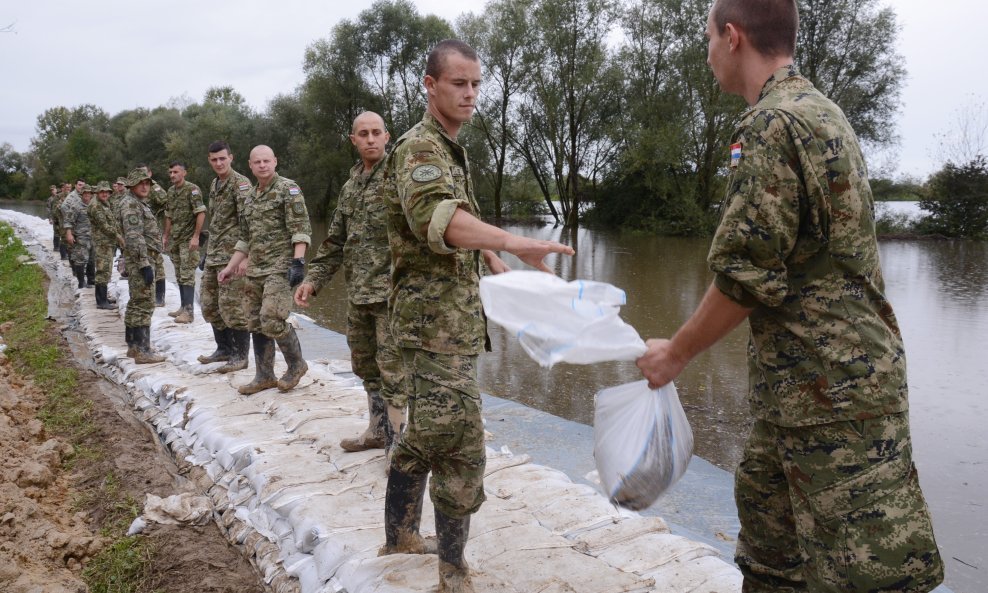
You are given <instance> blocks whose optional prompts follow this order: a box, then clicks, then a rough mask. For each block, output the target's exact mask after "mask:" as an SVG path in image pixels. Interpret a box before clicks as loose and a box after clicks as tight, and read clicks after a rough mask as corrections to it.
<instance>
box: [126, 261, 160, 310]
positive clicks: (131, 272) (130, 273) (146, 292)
mask: <svg viewBox="0 0 988 593" xmlns="http://www.w3.org/2000/svg"><path fill="white" fill-rule="evenodd" d="M148 255H151V254H148ZM155 278H157V276H155ZM127 288H128V289H129V290H130V300H129V301H127V311H126V313H124V325H126V326H127V327H146V326H149V325H151V316H152V315H153V314H154V282H152V283H151V284H145V283H144V275H143V274H141V267H140V266H139V265H138V264H137V263H136V261H131V260H130V259H129V258H128V259H127Z"/></svg>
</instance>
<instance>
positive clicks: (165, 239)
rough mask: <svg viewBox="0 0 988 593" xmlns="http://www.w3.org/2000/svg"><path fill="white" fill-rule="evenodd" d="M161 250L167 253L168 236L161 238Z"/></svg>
mask: <svg viewBox="0 0 988 593" xmlns="http://www.w3.org/2000/svg"><path fill="white" fill-rule="evenodd" d="M161 249H162V251H168V235H162V236H161Z"/></svg>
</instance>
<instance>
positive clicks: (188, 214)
mask: <svg viewBox="0 0 988 593" xmlns="http://www.w3.org/2000/svg"><path fill="white" fill-rule="evenodd" d="M205 211H206V205H205V204H203V203H202V190H200V189H199V186H198V185H196V184H194V183H192V182H190V181H186V182H185V183H183V184H182V187H176V186H174V185H173V186H171V187H169V188H168V192H167V200H166V205H165V218H170V219H171V221H172V228H171V237H169V238H168V240H169V241H170V242H171V243H169V244H173V243H177V242H182V243H187V242H188V241H189V239H191V238H192V234H193V233H194V232H195V230H196V215H198V214H199V213H200V212H205Z"/></svg>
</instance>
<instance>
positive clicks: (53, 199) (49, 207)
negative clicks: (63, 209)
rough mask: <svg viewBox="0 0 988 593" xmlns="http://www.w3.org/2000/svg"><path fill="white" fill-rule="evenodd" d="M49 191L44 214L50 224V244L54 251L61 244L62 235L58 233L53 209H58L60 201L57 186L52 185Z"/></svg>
mask: <svg viewBox="0 0 988 593" xmlns="http://www.w3.org/2000/svg"><path fill="white" fill-rule="evenodd" d="M48 189H49V190H51V195H50V196H48V201H47V202H46V203H45V212H47V213H48V223H49V224H51V229H52V236H51V244H52V247H53V248H55V249H59V245H60V244H61V239H62V233H61V232H59V225H58V221H57V220H56V218H55V208H58V207H59V204H60V202H61V200H60V199H59V196H58V186H56V185H52V186H49V188H48Z"/></svg>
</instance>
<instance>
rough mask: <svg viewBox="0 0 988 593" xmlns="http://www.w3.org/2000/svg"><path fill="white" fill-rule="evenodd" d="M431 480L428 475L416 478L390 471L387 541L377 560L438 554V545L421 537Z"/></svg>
mask: <svg viewBox="0 0 988 593" xmlns="http://www.w3.org/2000/svg"><path fill="white" fill-rule="evenodd" d="M428 478H429V474H428V473H424V474H416V475H413V474H408V473H405V472H403V471H401V470H400V469H397V468H391V471H390V473H389V474H388V490H387V493H386V494H385V495H384V538H385V540H384V546H383V547H381V549H380V550H378V552H377V555H378V556H387V555H389V554H435V553H436V541H435V540H434V539H431V538H430V539H428V540H427V539H425V538H423V537H422V535H421V534H420V533H419V522H420V521H421V520H422V502H423V500H424V498H425V485H426V481H427V480H428Z"/></svg>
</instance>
